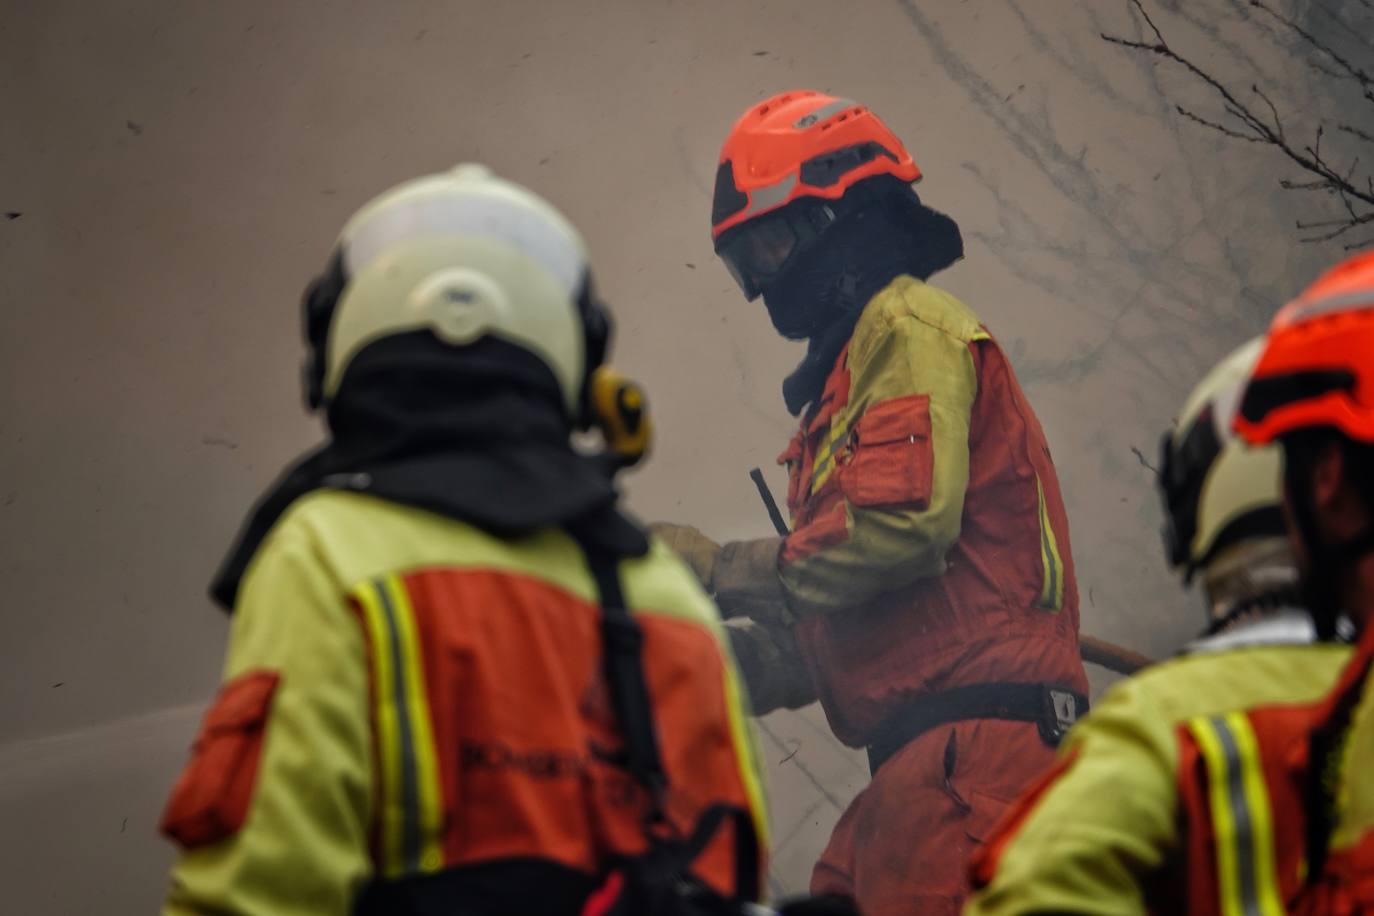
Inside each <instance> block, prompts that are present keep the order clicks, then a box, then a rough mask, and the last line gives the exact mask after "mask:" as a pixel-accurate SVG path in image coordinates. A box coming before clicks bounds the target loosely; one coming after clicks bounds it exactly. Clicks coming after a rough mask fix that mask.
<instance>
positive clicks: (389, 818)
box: [354, 583, 403, 877]
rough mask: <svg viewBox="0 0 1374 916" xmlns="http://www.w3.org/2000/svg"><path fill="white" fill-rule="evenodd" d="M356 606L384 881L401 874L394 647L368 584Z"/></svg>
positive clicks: (375, 594) (357, 595)
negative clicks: (366, 673)
mask: <svg viewBox="0 0 1374 916" xmlns="http://www.w3.org/2000/svg"><path fill="white" fill-rule="evenodd" d="M354 597H355V599H356V600H357V601H358V605H359V606H360V607H361V608H362V610H363V624H364V626H365V627H366V628H367V641H368V645H369V647H370V648H371V651H372V658H371V663H372V697H373V707H372V721H373V727H374V728H375V729H376V730H377V734H376V746H377V782H378V786H377V788H378V792H377V795H378V802H379V804H378V807H377V840H378V843H377V845H378V849H377V853H378V857H379V859H380V861H379V862H378V863H377V866H378V869H379V870H380V871H381V873H382V875H383V876H384V877H395V876H397V875H399V874H401V873H402V867H401V822H402V820H403V811H402V809H401V806H400V804H399V802H400V798H401V791H400V780H401V763H400V754H401V742H400V741H399V740H397V737H396V733H397V721H396V701H395V698H394V696H393V691H394V687H395V683H396V679H395V674H394V672H393V670H392V659H393V657H394V646H393V645H392V640H391V628H390V627H389V626H387V621H386V613H385V612H384V611H383V610H382V603H381V596H380V594H379V593H378V591H377V589H376V588H375V587H374V586H373V585H371V584H370V583H369V584H367V585H363V586H361V587H359V588H358V589H357V590H356V592H355V593H354Z"/></svg>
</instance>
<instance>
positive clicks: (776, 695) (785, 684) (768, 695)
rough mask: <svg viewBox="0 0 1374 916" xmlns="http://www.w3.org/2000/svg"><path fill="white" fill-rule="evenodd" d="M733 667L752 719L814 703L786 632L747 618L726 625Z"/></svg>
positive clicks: (807, 676)
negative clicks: (745, 691)
mask: <svg viewBox="0 0 1374 916" xmlns="http://www.w3.org/2000/svg"><path fill="white" fill-rule="evenodd" d="M725 632H726V634H727V635H728V636H729V637H730V648H731V650H732V651H733V652H734V654H735V663H736V664H737V665H738V666H739V670H740V674H741V676H743V678H744V685H745V686H746V687H747V688H748V689H749V699H750V701H751V702H752V705H753V710H754V715H756V716H762V715H766V714H767V713H770V712H772V711H773V710H775V709H800V708H801V707H803V706H806V705H808V704H810V703H814V702H815V701H816V688H815V687H814V686H812V684H811V675H810V673H809V672H808V671H807V670H806V666H805V665H803V664H802V660H801V654H800V653H799V652H798V651H797V643H796V640H795V639H793V637H792V631H791V630H790V629H788V628H781V627H779V628H775V627H769V626H765V625H764V624H762V623H760V622H759V621H757V620H751V619H750V618H748V617H735V618H733V619H731V620H727V621H725Z"/></svg>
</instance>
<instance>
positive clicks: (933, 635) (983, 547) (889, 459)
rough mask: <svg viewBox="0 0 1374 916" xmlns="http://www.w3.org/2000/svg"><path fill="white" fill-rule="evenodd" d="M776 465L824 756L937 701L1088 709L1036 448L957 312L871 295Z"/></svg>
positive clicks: (1050, 490) (888, 293)
mask: <svg viewBox="0 0 1374 916" xmlns="http://www.w3.org/2000/svg"><path fill="white" fill-rule="evenodd" d="M782 460H783V461H784V462H786V464H787V466H788V470H789V474H790V486H789V488H788V504H789V508H790V509H791V511H792V517H793V532H792V534H791V535H790V536H789V537H788V538H787V539H786V541H785V543H784V546H783V551H782V556H781V560H780V566H781V573H782V579H783V583H784V586H785V587H786V588H787V590H788V599H789V603H791V604H792V605H793V607H794V608H796V609H797V610H799V611H800V612H801V613H802V615H803V617H804V619H803V620H802V622H801V623H800V624H799V625H798V627H797V630H796V635H797V641H798V646H799V649H800V650H801V653H802V655H803V657H804V659H805V660H806V663H807V665H808V667H809V668H810V670H811V672H812V676H813V680H814V682H815V685H816V688H817V691H818V693H819V696H820V700H821V702H822V703H823V704H824V706H825V711H826V715H827V716H828V717H829V720H830V724H831V727H832V728H833V729H834V731H835V733H836V735H838V736H839V737H840V739H841V740H843V741H844V742H845V743H847V744H850V745H853V746H862V745H864V744H865V743H867V742H868V740H869V739H870V737H871V733H872V732H873V730H874V729H875V728H876V727H877V726H878V725H879V724H881V723H882V722H883V721H884V720H885V719H886V718H887V717H889V716H891V715H892V714H894V713H895V712H897V711H899V710H900V709H901V708H903V707H904V706H906V705H907V704H910V703H911V702H912V701H913V700H915V699H917V698H919V697H920V696H922V695H924V694H929V693H932V692H936V691H941V690H946V689H949V688H951V687H958V686H965V685H971V684H981V683H988V682H1006V681H1013V682H1051V683H1057V684H1061V685H1064V686H1067V687H1072V688H1074V689H1076V690H1078V691H1079V692H1086V691H1087V681H1086V678H1085V675H1084V673H1083V666H1082V663H1081V661H1080V659H1079V654H1078V589H1077V582H1076V580H1075V578H1074V569H1073V557H1072V555H1071V553H1070V550H1069V530H1068V519H1067V517H1066V515H1065V512H1064V504H1063V500H1062V498H1061V496H1060V492H1059V481H1058V478H1057V477H1056V475H1055V471H1054V464H1053V462H1052V461H1051V459H1050V451H1049V446H1048V445H1047V444H1046V441H1045V434H1044V431H1043V430H1042V429H1041V428H1040V423H1039V421H1038V420H1037V419H1036V416H1035V413H1034V411H1032V410H1031V407H1030V404H1029V403H1028V402H1027V401H1026V397H1025V395H1024V394H1023V393H1022V392H1021V387H1020V385H1018V384H1017V381H1016V376H1015V375H1014V374H1013V373H1012V370H1011V366H1010V365H1009V364H1008V363H1007V360H1006V357H1005V355H1004V354H1003V353H1002V350H1001V348H1000V347H998V345H997V344H996V343H995V342H994V341H993V340H992V338H991V337H990V336H989V334H988V333H987V331H986V330H985V329H984V328H983V327H982V325H981V324H980V323H979V321H978V319H977V317H976V316H975V315H974V314H973V312H972V311H970V310H969V309H968V308H967V307H966V306H964V305H963V304H962V303H960V302H959V301H958V300H956V299H954V298H953V297H952V296H950V295H948V294H947V293H944V292H943V291H941V290H938V289H936V288H935V287H932V286H928V285H926V284H924V283H922V282H920V281H919V280H915V279H913V278H911V277H900V278H898V279H897V280H895V281H894V282H893V283H892V284H891V285H890V286H888V287H887V288H886V289H884V290H883V291H882V292H880V293H879V294H878V295H877V296H876V297H875V298H874V299H873V301H872V302H871V303H869V305H868V307H867V308H866V309H865V310H864V313H863V316H862V317H861V318H860V320H859V323H858V326H857V327H856V328H855V331H854V335H853V337H852V339H851V341H850V344H849V346H848V347H847V348H846V350H845V351H844V352H843V353H841V355H840V357H839V359H838V361H837V362H836V364H835V368H834V370H833V371H832V372H831V374H830V377H829V380H828V381H827V383H826V386H825V390H824V393H823V394H822V396H821V398H820V400H819V401H818V402H817V403H816V404H815V405H814V406H813V407H812V409H811V410H810V412H809V413H808V414H807V415H806V417H805V419H804V421H803V423H802V428H801V430H800V431H799V432H798V433H797V435H796V436H795V437H794V438H793V440H792V443H791V446H790V447H789V448H788V450H787V452H786V453H784V455H783V456H782ZM808 612H811V613H808ZM815 612H819V613H815Z"/></svg>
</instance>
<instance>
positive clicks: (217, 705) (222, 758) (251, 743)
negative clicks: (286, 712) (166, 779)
mask: <svg viewBox="0 0 1374 916" xmlns="http://www.w3.org/2000/svg"><path fill="white" fill-rule="evenodd" d="M280 681H281V676H280V675H279V674H278V673H277V672H275V671H252V672H249V673H247V674H243V675H240V676H239V677H236V678H234V679H233V680H232V681H229V682H228V683H227V684H225V685H224V686H223V687H222V688H220V692H219V695H218V696H217V697H216V698H215V702H214V704H213V705H212V706H211V707H210V709H209V711H208V712H206V714H205V719H204V721H203V722H202V723H201V727H200V734H198V735H197V736H196V740H195V743H194V744H193V745H192V746H191V760H190V762H189V763H188V764H187V765H186V768H185V769H184V770H183V771H182V773H181V777H180V778H179V779H178V780H177V783H176V786H175V787H174V788H173V789H172V796H171V798H170V799H169V800H168V802H167V808H166V810H165V811H164V812H163V814H162V823H161V825H160V826H161V829H162V832H163V834H164V835H166V836H167V837H169V838H170V839H172V840H174V841H176V842H177V843H179V844H181V846H182V847H184V848H186V849H194V848H196V847H198V846H206V845H209V844H211V843H216V842H219V841H220V840H223V839H227V838H228V837H230V836H233V835H234V834H235V833H237V832H238V831H239V829H240V828H241V827H242V826H243V823H244V821H245V820H246V819H247V817H248V808H249V806H250V804H251V802H252V798H253V786H254V783H256V781H257V776H258V761H259V758H260V757H261V756H262V742H263V736H264V734H265V733H266V730H267V718H268V714H269V713H270V711H271V707H272V698H273V696H274V695H275V694H276V691H277V686H278V684H279V683H280Z"/></svg>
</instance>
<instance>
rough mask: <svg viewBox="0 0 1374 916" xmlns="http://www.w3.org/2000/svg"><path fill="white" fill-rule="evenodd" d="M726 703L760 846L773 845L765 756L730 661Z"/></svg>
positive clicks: (731, 736) (742, 779) (727, 664)
mask: <svg viewBox="0 0 1374 916" xmlns="http://www.w3.org/2000/svg"><path fill="white" fill-rule="evenodd" d="M725 705H726V707H727V714H728V715H729V718H730V739H731V741H732V742H733V743H734V745H735V759H736V760H738V761H739V770H740V779H741V781H743V783H744V793H745V795H746V797H747V798H748V799H749V812H750V814H752V815H753V818H754V827H755V829H757V830H758V835H759V836H758V840H759V848H760V849H769V848H770V847H771V845H772V840H771V838H770V835H769V834H770V831H769V826H768V798H767V795H766V794H765V792H764V788H763V778H762V774H763V767H762V764H761V760H762V758H761V757H760V756H759V748H758V745H757V744H756V743H755V741H754V732H753V730H752V729H751V728H750V727H749V720H748V716H747V714H746V709H747V707H746V705H745V699H744V691H742V690H741V689H740V684H739V675H738V674H737V673H736V671H735V669H734V666H733V665H731V664H730V663H729V662H728V661H727V662H726V664H725Z"/></svg>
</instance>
